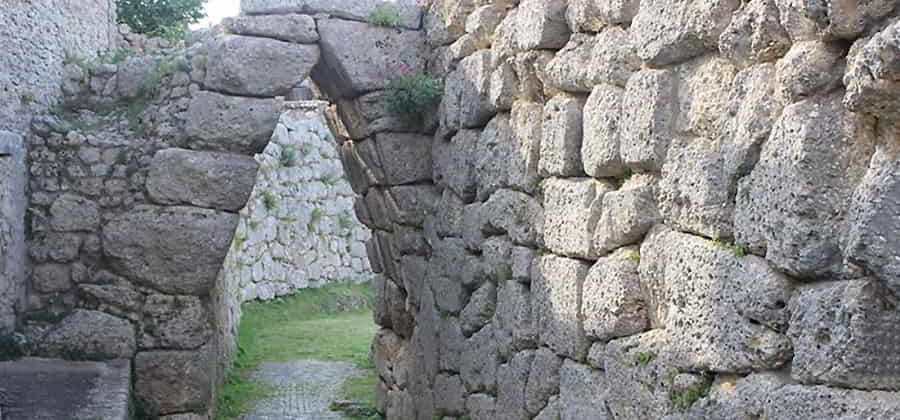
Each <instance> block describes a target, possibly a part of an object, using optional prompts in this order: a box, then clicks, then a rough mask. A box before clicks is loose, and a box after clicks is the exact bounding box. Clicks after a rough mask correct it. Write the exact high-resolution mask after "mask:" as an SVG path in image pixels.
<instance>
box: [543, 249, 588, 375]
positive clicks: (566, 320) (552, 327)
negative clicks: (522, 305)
mask: <svg viewBox="0 0 900 420" xmlns="http://www.w3.org/2000/svg"><path fill="white" fill-rule="evenodd" d="M537 264H538V266H537V271H538V273H537V276H536V278H535V279H534V280H533V281H532V290H531V292H532V295H531V296H532V314H533V315H534V316H535V323H536V325H537V330H538V340H539V342H540V344H542V345H546V346H548V347H550V349H552V350H553V351H554V352H556V354H559V355H560V356H565V357H568V358H571V359H575V360H583V359H584V357H585V356H586V355H587V350H588V346H589V343H588V341H587V337H586V336H585V334H584V327H583V325H582V311H581V288H582V284H583V283H584V278H585V276H587V273H588V270H590V267H591V266H590V264H589V263H587V262H584V261H581V260H576V259H572V258H565V257H559V256H556V255H553V254H547V255H544V256H543V257H541V258H540V260H539V262H538V263H537Z"/></svg>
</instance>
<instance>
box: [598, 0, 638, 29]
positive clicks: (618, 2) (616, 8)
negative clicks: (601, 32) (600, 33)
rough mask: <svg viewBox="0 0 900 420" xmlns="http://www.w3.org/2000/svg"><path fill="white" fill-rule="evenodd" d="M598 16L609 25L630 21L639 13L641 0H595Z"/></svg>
mask: <svg viewBox="0 0 900 420" xmlns="http://www.w3.org/2000/svg"><path fill="white" fill-rule="evenodd" d="M593 1H594V4H595V5H596V6H597V16H598V17H599V18H600V19H601V20H602V21H603V22H604V23H606V24H607V25H620V24H623V23H629V22H631V20H632V19H634V16H635V15H637V13H638V7H640V0H593Z"/></svg>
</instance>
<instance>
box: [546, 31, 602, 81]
mask: <svg viewBox="0 0 900 420" xmlns="http://www.w3.org/2000/svg"><path fill="white" fill-rule="evenodd" d="M596 42H597V41H596V37H595V36H592V35H587V34H573V35H572V37H571V38H569V42H568V43H566V45H565V47H563V48H562V49H561V50H559V51H557V52H556V54H555V55H554V56H553V59H552V60H550V62H549V63H547V66H546V68H544V79H545V80H547V82H549V84H550V85H551V86H552V87H554V88H556V89H559V90H563V91H567V92H584V93H586V92H590V91H591V87H592V86H593V85H594V84H595V80H594V74H593V72H592V71H591V70H592V69H591V68H590V63H591V57H592V53H593V50H594V45H595V44H596Z"/></svg>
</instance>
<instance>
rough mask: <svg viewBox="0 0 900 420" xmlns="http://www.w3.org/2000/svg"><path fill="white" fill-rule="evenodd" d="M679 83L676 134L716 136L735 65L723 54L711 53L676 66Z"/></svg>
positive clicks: (677, 83)
mask: <svg viewBox="0 0 900 420" xmlns="http://www.w3.org/2000/svg"><path fill="white" fill-rule="evenodd" d="M675 73H676V78H677V82H676V85H677V86H678V88H677V91H678V114H679V115H678V120H677V124H676V130H677V131H678V133H679V134H684V135H689V136H700V137H708V138H718V137H719V135H720V127H719V123H720V121H721V118H722V114H724V112H725V109H726V106H727V105H728V103H729V101H730V100H731V99H732V94H731V89H732V87H733V84H732V79H734V75H735V74H736V73H737V69H736V68H735V67H734V66H733V65H732V64H731V62H729V61H728V60H725V59H723V58H719V57H715V56H710V57H701V58H697V59H695V60H691V61H689V62H686V63H684V64H682V65H679V66H677V67H675Z"/></svg>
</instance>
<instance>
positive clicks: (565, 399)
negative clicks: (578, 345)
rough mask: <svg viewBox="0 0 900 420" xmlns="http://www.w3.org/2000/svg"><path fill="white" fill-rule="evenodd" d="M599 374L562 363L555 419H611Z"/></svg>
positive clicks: (583, 367) (574, 363)
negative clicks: (556, 416)
mask: <svg viewBox="0 0 900 420" xmlns="http://www.w3.org/2000/svg"><path fill="white" fill-rule="evenodd" d="M609 386H610V384H607V381H606V378H605V375H604V374H603V371H601V370H597V369H594V368H592V367H590V366H588V365H583V364H581V363H576V362H573V361H571V360H568V359H566V361H565V362H563V364H562V367H561V368H560V370H559V419H560V420H577V419H595V420H608V419H612V417H611V416H610V415H609V414H610V413H609V410H607V408H606V401H605V400H606V393H607V389H608V387H609Z"/></svg>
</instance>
